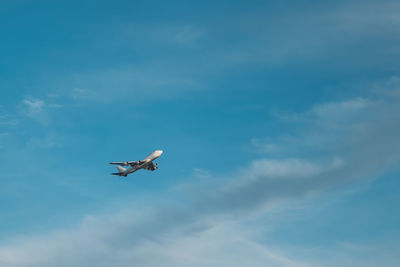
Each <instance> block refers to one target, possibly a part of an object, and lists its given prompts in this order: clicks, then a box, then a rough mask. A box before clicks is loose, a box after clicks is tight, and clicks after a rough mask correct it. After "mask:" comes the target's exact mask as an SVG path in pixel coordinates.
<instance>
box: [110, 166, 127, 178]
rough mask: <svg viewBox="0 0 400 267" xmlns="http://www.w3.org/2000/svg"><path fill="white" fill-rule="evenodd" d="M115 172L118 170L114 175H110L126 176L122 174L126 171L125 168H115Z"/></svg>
mask: <svg viewBox="0 0 400 267" xmlns="http://www.w3.org/2000/svg"><path fill="white" fill-rule="evenodd" d="M117 170H118V172H114V173H112V175H119V176H126V174H124V172H125V171H126V169H125V168H123V167H121V166H117Z"/></svg>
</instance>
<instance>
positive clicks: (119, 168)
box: [117, 166, 126, 172]
mask: <svg viewBox="0 0 400 267" xmlns="http://www.w3.org/2000/svg"><path fill="white" fill-rule="evenodd" d="M117 169H118V171H119V172H124V171H126V169H125V168H122V167H121V166H117Z"/></svg>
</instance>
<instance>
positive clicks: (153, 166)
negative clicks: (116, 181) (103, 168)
mask: <svg viewBox="0 0 400 267" xmlns="http://www.w3.org/2000/svg"><path fill="white" fill-rule="evenodd" d="M162 153H163V151H162V150H156V151H154V152H153V153H151V154H150V155H148V156H147V157H146V158H145V159H143V160H139V161H124V162H110V164H115V165H120V166H117V169H118V172H115V173H112V174H113V175H119V176H128V174H130V173H133V172H135V171H137V170H140V169H146V170H149V171H155V170H157V169H158V167H157V166H158V164H157V163H153V160H155V159H157V158H159V157H160V156H161V154H162ZM121 166H130V168H128V169H126V168H123V167H121Z"/></svg>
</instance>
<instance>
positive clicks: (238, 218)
mask: <svg viewBox="0 0 400 267" xmlns="http://www.w3.org/2000/svg"><path fill="white" fill-rule="evenodd" d="M399 102H400V98H397V99H393V98H390V99H389V98H387V97H381V98H379V99H377V98H374V99H372V98H354V99H349V100H345V101H342V102H336V103H326V104H319V105H316V106H314V107H311V108H310V109H309V111H307V112H305V113H303V114H300V115H298V116H299V117H300V118H302V120H299V121H300V123H303V126H304V130H303V131H302V132H301V133H299V134H298V136H293V139H292V140H296V142H304V141H305V142H306V145H305V148H307V149H312V148H313V146H314V145H315V144H313V141H314V140H315V139H316V138H315V136H318V135H320V136H321V137H320V138H319V141H318V142H317V146H322V147H325V148H326V149H321V151H322V152H323V153H318V155H317V156H309V157H294V156H291V157H286V158H283V159H282V158H281V159H277V158H276V159H274V158H261V159H258V160H255V161H254V162H252V163H251V164H250V165H249V166H247V167H245V168H243V169H239V170H236V172H235V174H227V175H226V177H227V178H221V177H215V176H214V177H213V178H214V179H204V182H200V183H198V184H196V188H193V187H192V188H190V187H182V188H183V189H181V190H182V191H181V194H182V195H185V196H186V197H185V199H186V203H171V202H170V203H169V204H165V203H164V204H162V203H158V204H157V203H155V204H154V203H153V204H147V205H146V206H142V205H138V204H136V205H129V207H128V208H126V209H123V210H121V211H119V212H115V213H113V214H106V215H96V216H93V215H90V216H87V217H86V218H85V219H84V220H83V221H82V223H81V225H80V226H79V227H76V228H73V229H67V230H59V231H55V232H53V233H48V234H44V235H42V236H40V235H39V236H36V237H35V236H32V237H27V238H21V239H19V240H15V241H14V242H12V243H9V244H6V243H3V245H2V246H1V247H0V263H1V265H2V266H5V267H9V266H18V267H19V266H41V267H45V266H54V265H57V266H72V265H73V266H90V265H96V266H109V265H111V264H113V265H117V266H121V267H123V266H130V265H131V264H132V263H135V264H136V265H138V266H155V265H163V266H188V265H190V266H204V265H207V266H221V265H230V266H243V265H251V266H265V265H266V264H267V265H269V266H322V265H323V266H327V265H329V264H330V265H332V266H335V264H336V263H338V262H347V263H349V262H351V263H352V264H353V266H357V265H358V266H362V264H361V263H363V262H364V261H363V260H362V259H360V257H358V256H357V257H355V256H353V255H351V253H346V251H347V252H351V251H352V250H351V249H350V250H349V249H346V248H344V252H343V254H342V255H343V257H344V259H343V260H338V259H335V258H331V259H330V261H331V262H329V263H324V264H321V263H320V261H319V259H316V258H312V257H311V258H309V257H308V258H307V257H305V258H304V255H303V256H301V255H300V254H298V253H294V252H293V251H297V250H292V249H290V248H287V249H283V248H282V247H280V248H279V249H277V248H275V247H274V245H273V244H270V245H268V242H267V244H264V243H260V242H257V241H256V240H257V238H255V237H256V236H257V235H258V234H259V233H260V232H263V229H264V227H265V225H263V226H261V224H260V223H257V218H259V217H260V216H264V215H265V214H268V212H269V211H271V210H272V209H276V208H279V207H280V205H281V204H282V203H287V202H288V201H289V202H290V201H291V200H296V201H293V202H290V203H291V205H295V203H299V202H301V201H302V200H305V199H309V200H312V199H314V198H315V197H316V196H319V195H321V194H322V193H323V192H325V191H327V190H330V189H332V188H335V187H337V186H344V185H346V184H349V183H353V182H355V181H357V180H360V179H372V178H376V177H378V176H379V175H380V174H381V173H382V172H385V171H387V170H388V169H390V168H392V167H393V166H396V165H398V163H399V162H400V156H399V154H400V145H399V144H400V127H399V126H398V125H397V124H395V123H393V121H398V120H399V114H400V110H399V107H400V105H399ZM33 106H34V107H37V106H39V107H40V106H41V105H36V104H35V105H33ZM355 115H356V116H355ZM299 121H298V122H296V123H299ZM330 122H332V124H331V123H330ZM338 122H340V123H338ZM332 129H334V136H333V138H332V136H330V137H328V138H324V136H325V134H326V132H327V131H332ZM311 133H312V134H311ZM283 145H285V144H283ZM293 148H294V150H293V155H295V154H296V149H297V147H296V146H293ZM376 155H379V157H377V156H376ZM197 172H198V173H200V175H202V174H203V173H204V172H203V171H201V170H199V171H197ZM206 175H207V177H209V175H210V174H208V173H206ZM210 180H212V181H211V182H210ZM165 194H168V192H166V193H165ZM249 222H252V224H251V225H252V228H251V229H250V230H249V229H248V228H247V227H246V226H247V225H248V223H249ZM215 251H219V253H215ZM338 253H339V252H338ZM341 253H342V252H341Z"/></svg>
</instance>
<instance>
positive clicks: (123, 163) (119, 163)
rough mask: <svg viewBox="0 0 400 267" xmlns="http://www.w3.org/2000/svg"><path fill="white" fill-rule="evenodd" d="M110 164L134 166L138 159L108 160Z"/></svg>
mask: <svg viewBox="0 0 400 267" xmlns="http://www.w3.org/2000/svg"><path fill="white" fill-rule="evenodd" d="M110 164H114V165H120V166H136V165H138V164H140V162H138V161H122V162H110Z"/></svg>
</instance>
